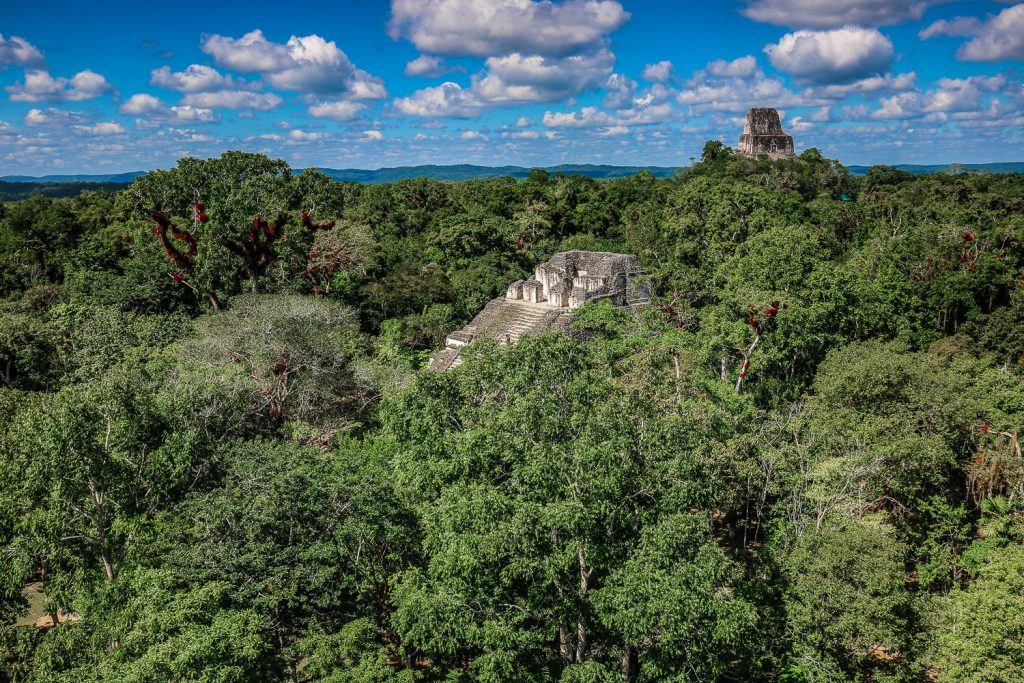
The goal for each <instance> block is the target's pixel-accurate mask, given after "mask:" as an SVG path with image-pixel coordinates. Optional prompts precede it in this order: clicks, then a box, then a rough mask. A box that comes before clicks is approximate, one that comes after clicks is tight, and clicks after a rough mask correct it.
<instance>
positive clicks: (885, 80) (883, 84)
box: [813, 71, 917, 97]
mask: <svg viewBox="0 0 1024 683" xmlns="http://www.w3.org/2000/svg"><path fill="white" fill-rule="evenodd" d="M916 82H917V74H916V73H914V72H913V71H910V72H908V73H902V74H891V73H890V74H885V75H884V76H871V77H869V78H862V79H861V80H859V81H854V82H852V83H843V84H839V85H826V86H824V87H820V88H815V89H813V93H814V94H818V95H822V96H824V97H846V96H848V95H852V94H855V93H860V94H874V95H879V94H884V93H895V92H903V91H905V90H911V89H912V88H914V86H915V84H916Z"/></svg>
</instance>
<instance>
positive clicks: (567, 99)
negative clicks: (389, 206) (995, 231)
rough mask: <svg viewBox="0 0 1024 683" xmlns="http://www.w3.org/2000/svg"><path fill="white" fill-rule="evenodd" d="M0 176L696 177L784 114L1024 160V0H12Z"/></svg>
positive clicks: (923, 147)
mask: <svg viewBox="0 0 1024 683" xmlns="http://www.w3.org/2000/svg"><path fill="white" fill-rule="evenodd" d="M2 9H3V11H2V12H0V175H7V174H27V175H42V174H50V173H113V172H121V171H128V170H140V169H141V170H146V169H151V168H166V167H169V166H171V165H173V164H174V162H175V161H176V160H177V159H178V158H180V157H182V156H186V155H191V156H216V155H217V154H219V153H220V152H222V151H224V150H226V149H245V150H249V151H258V152H264V153H266V154H269V155H273V156H277V157H282V158H284V159H287V160H288V161H289V162H290V163H291V164H292V165H293V167H296V168H300V167H306V166H321V167H332V168H353V167H354V168H378V167H382V166H397V165H410V164H422V163H435V164H451V163H475V164H487V165H498V164H519V165H525V166H534V165H554V164H559V163H614V164H650V165H666V166H672V165H683V164H687V163H689V160H690V158H691V157H694V156H698V155H699V153H700V149H701V147H702V145H703V143H704V141H705V140H707V139H711V138H715V139H721V140H723V141H724V142H726V143H728V144H734V143H735V141H736V139H737V138H738V136H739V133H740V128H741V126H742V118H743V114H744V112H745V111H746V109H747V108H748V107H751V106H774V107H777V108H778V109H780V111H782V112H783V115H784V122H783V125H784V127H785V128H786V130H787V132H789V133H790V134H792V135H793V136H794V138H795V140H796V146H797V150H798V151H799V150H802V149H805V148H807V147H818V148H819V149H821V150H822V151H823V152H824V153H825V154H826V155H827V156H830V157H834V158H838V159H840V160H841V161H843V162H844V163H847V164H871V163H901V162H902V163H949V162H954V161H959V162H986V161H1020V160H1024V133H1022V131H1024V78H1022V69H1024V3H1014V2H996V1H985V0H975V1H973V2H948V1H944V0H900V1H897V0H736V1H729V0H725V1H721V2H715V1H713V0H711V1H708V0H705V1H704V2H630V1H629V0H556V1H552V2H535V1H533V0H393V1H392V2H390V3H389V2H385V1H380V2H324V1H320V0H312V1H304V2H291V3H282V2H273V3H270V2H248V3H240V2H239V3H233V2H214V1H211V0H208V1H207V2H191V1H185V2H176V3H145V4H143V3H138V4H133V5H131V6H126V5H125V4H124V3H114V2H92V3H77V2H76V3H73V4H72V3H59V2H58V3H46V4H45V5H44V4H42V3H32V2H20V3H15V2H12V0H3V8H2Z"/></svg>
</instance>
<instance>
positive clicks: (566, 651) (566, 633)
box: [558, 624, 573, 662]
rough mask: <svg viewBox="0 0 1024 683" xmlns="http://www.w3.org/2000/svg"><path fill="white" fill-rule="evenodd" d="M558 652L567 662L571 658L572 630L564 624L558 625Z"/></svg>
mask: <svg viewBox="0 0 1024 683" xmlns="http://www.w3.org/2000/svg"><path fill="white" fill-rule="evenodd" d="M558 654H560V655H562V659H564V660H565V661H567V662H571V661H572V660H573V648H572V632H571V631H570V630H569V627H568V626H567V625H566V624H559V625H558Z"/></svg>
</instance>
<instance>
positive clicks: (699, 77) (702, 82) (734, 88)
mask: <svg viewBox="0 0 1024 683" xmlns="http://www.w3.org/2000/svg"><path fill="white" fill-rule="evenodd" d="M737 62H738V64H737ZM745 64H746V62H745V61H744V58H740V59H739V60H734V61H733V62H722V63H719V62H711V63H709V64H708V65H707V66H706V67H705V68H703V69H699V70H697V71H696V72H694V74H693V76H691V77H690V78H689V79H688V80H687V81H686V82H685V83H684V84H683V87H682V88H681V89H680V90H679V92H678V93H675V100H676V102H677V103H678V104H681V105H685V106H687V107H688V108H689V110H690V113H691V114H693V115H698V116H699V115H702V114H705V113H707V112H709V111H725V112H740V111H744V110H746V109H747V108H749V107H761V106H775V107H792V106H820V105H822V104H825V103H824V102H821V101H819V98H817V97H814V96H805V95H803V94H798V93H795V92H793V91H792V90H790V89H789V88H787V87H786V85H785V84H784V83H783V82H782V80H781V79H779V78H774V77H772V78H769V77H767V76H765V74H764V72H763V71H762V70H761V69H755V70H754V72H753V73H752V74H750V75H749V76H747V75H743V74H746V69H745V68H742V67H743V66H744V65H745ZM715 74H731V75H715Z"/></svg>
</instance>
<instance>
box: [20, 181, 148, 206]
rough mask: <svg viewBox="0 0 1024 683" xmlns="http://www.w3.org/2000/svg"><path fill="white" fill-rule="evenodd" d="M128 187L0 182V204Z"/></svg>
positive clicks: (104, 184) (79, 182)
mask: <svg viewBox="0 0 1024 683" xmlns="http://www.w3.org/2000/svg"><path fill="white" fill-rule="evenodd" d="M127 186H128V183H105V182H91V181H68V182H45V181H32V182H7V181H4V180H0V202H13V201H18V200H19V199H28V198H29V197H34V196H35V195H43V196H44V197H54V198H59V197H77V196H78V195H80V194H82V193H83V192H92V191H96V190H100V191H106V192H111V191H114V190H121V189H123V188H125V187H127Z"/></svg>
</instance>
